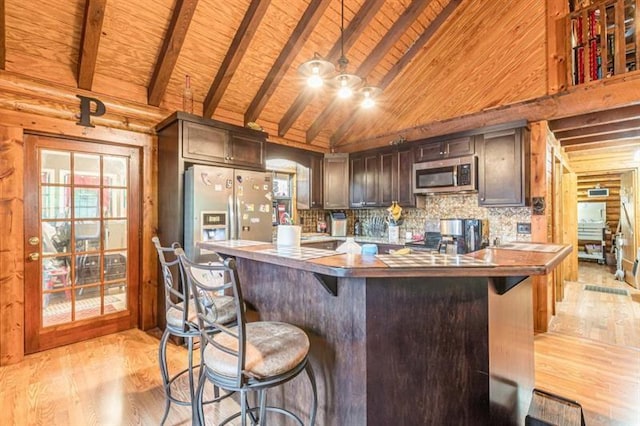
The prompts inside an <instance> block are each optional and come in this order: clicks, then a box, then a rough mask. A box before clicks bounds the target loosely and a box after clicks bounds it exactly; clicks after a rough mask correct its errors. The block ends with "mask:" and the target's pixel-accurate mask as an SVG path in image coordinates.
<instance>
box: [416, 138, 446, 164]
mask: <svg viewBox="0 0 640 426" xmlns="http://www.w3.org/2000/svg"><path fill="white" fill-rule="evenodd" d="M443 155H444V147H443V145H442V142H435V141H431V142H424V143H421V144H419V145H418V146H417V147H416V161H417V162H420V161H431V160H439V159H441V158H442V157H443Z"/></svg>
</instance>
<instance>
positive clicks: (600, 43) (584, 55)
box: [566, 0, 640, 85]
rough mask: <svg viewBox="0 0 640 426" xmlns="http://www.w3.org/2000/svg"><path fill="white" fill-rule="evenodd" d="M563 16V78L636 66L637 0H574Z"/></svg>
mask: <svg viewBox="0 0 640 426" xmlns="http://www.w3.org/2000/svg"><path fill="white" fill-rule="evenodd" d="M569 7H570V10H572V11H571V12H570V13H569V17H568V19H567V23H568V24H567V33H566V40H567V59H568V66H567V81H568V82H569V83H570V85H577V84H583V83H588V82H590V81H595V80H602V79H605V78H608V77H611V76H613V75H620V74H624V73H627V72H631V71H636V70H637V69H638V62H639V60H640V50H639V49H638V46H639V45H640V39H639V33H640V31H638V28H639V27H640V25H639V24H640V19H639V17H640V15H639V11H640V0H601V1H589V0H586V1H584V0H574V1H570V2H569Z"/></svg>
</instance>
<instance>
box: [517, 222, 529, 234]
mask: <svg viewBox="0 0 640 426" xmlns="http://www.w3.org/2000/svg"><path fill="white" fill-rule="evenodd" d="M516 229H517V233H518V234H531V223H530V222H518V226H517V228H516Z"/></svg>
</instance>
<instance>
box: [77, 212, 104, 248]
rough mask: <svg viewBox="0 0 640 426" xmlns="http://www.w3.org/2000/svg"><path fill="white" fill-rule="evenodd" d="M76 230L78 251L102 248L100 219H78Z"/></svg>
mask: <svg viewBox="0 0 640 426" xmlns="http://www.w3.org/2000/svg"><path fill="white" fill-rule="evenodd" d="M75 231H76V232H75V239H76V251H96V250H100V221H97V220H80V221H77V222H76V230H75Z"/></svg>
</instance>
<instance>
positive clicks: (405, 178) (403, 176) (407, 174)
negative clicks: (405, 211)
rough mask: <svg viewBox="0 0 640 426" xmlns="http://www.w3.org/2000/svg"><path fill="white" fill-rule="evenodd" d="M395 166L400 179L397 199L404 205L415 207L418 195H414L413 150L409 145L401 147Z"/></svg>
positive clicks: (395, 173)
mask: <svg viewBox="0 0 640 426" xmlns="http://www.w3.org/2000/svg"><path fill="white" fill-rule="evenodd" d="M394 166H395V168H396V170H397V171H396V172H394V175H396V176H397V181H398V193H397V195H396V196H395V200H396V201H397V202H398V203H399V204H400V206H402V207H415V206H416V196H415V195H413V150H412V149H411V148H409V147H404V148H399V149H398V153H397V156H396V157H395V162H394Z"/></svg>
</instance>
